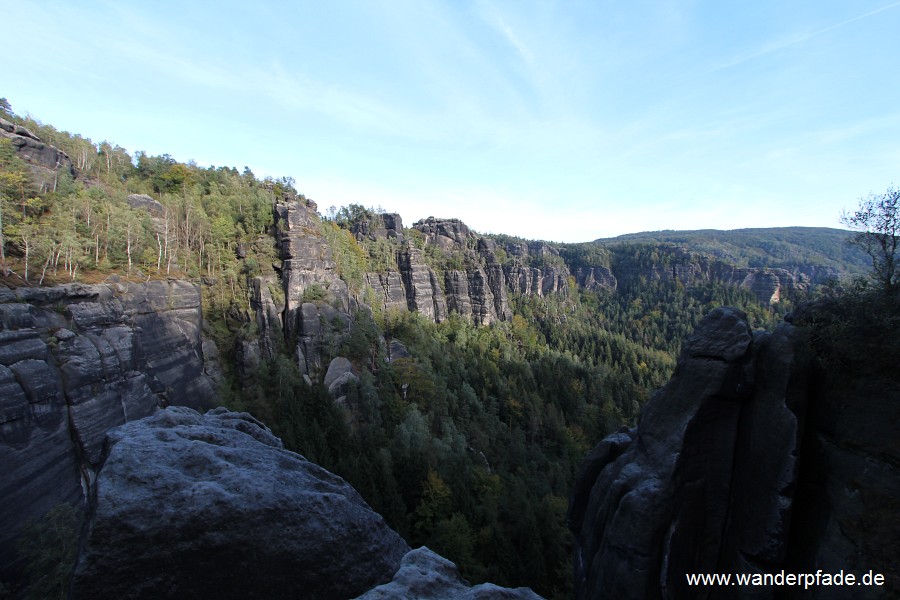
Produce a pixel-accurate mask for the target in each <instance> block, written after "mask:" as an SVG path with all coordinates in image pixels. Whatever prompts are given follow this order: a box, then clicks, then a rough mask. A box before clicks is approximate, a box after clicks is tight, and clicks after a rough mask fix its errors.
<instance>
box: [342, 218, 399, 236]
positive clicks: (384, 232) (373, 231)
mask: <svg viewBox="0 0 900 600" xmlns="http://www.w3.org/2000/svg"><path fill="white" fill-rule="evenodd" d="M350 232H351V233H352V234H353V235H354V237H356V239H357V240H364V239H368V240H372V241H375V240H397V241H398V242H401V243H402V242H403V219H401V218H400V215H398V214H397V213H379V214H375V215H372V216H371V217H368V218H364V219H360V220H358V221H355V222H353V223H352V224H351V225H350Z"/></svg>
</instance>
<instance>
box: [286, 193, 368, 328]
mask: <svg viewBox="0 0 900 600" xmlns="http://www.w3.org/2000/svg"><path fill="white" fill-rule="evenodd" d="M274 210H275V227H276V230H277V236H278V247H279V249H280V253H281V259H282V263H281V282H282V287H283V289H284V302H285V308H284V320H283V322H284V328H285V330H286V332H287V335H288V336H289V337H291V336H295V335H297V332H298V331H299V329H300V324H299V318H300V314H299V311H300V307H301V305H302V304H303V302H304V292H306V291H307V290H309V289H310V287H311V286H313V285H317V286H319V287H320V288H321V289H322V290H323V291H324V292H327V293H328V295H329V297H330V298H332V299H333V300H334V301H335V302H336V303H338V304H339V305H340V306H341V307H342V308H343V310H345V311H347V310H349V309H350V296H349V292H348V289H347V284H346V283H345V282H344V281H343V280H342V279H341V278H340V277H339V276H338V274H337V272H336V271H335V264H334V260H333V259H332V256H331V246H330V245H329V244H328V241H327V240H326V239H325V236H324V235H323V234H322V233H321V231H320V225H321V224H320V221H319V216H318V213H316V204H315V203H314V202H312V201H311V200H296V201H293V202H288V203H285V204H276V205H275V209H274Z"/></svg>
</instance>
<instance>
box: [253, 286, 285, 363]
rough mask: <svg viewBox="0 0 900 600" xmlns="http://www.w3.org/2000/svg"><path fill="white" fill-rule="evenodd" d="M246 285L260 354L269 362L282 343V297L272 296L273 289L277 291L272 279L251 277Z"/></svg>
mask: <svg viewBox="0 0 900 600" xmlns="http://www.w3.org/2000/svg"><path fill="white" fill-rule="evenodd" d="M248 283H249V285H250V310H251V312H252V314H253V318H254V321H255V323H256V332H257V336H258V338H259V344H260V352H261V353H262V358H263V359H265V360H271V359H272V358H273V357H274V356H275V353H276V351H277V349H278V346H279V344H280V343H281V342H283V341H284V327H283V325H282V323H281V314H282V311H284V303H283V302H282V300H281V299H282V297H283V296H281V295H280V294H279V295H278V296H273V294H272V289H273V288H275V290H276V291H278V289H277V286H279V282H277V281H276V280H275V278H274V277H251V278H250V279H249V281H248ZM276 297H277V298H278V301H277V302H276V300H275V298H276Z"/></svg>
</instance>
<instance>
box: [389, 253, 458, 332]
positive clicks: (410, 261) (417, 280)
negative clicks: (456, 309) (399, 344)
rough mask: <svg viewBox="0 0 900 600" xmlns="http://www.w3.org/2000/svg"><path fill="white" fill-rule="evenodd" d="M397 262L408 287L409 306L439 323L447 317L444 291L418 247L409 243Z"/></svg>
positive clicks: (407, 304) (407, 300)
mask: <svg viewBox="0 0 900 600" xmlns="http://www.w3.org/2000/svg"><path fill="white" fill-rule="evenodd" d="M397 264H398V266H399V267H400V276H401V278H402V281H403V287H404V288H405V289H406V306H407V308H408V309H409V310H410V311H414V312H419V313H421V314H422V315H423V316H425V317H426V318H428V319H431V320H432V321H435V322H438V323H440V322H441V321H443V320H444V319H446V318H447V301H446V299H445V298H444V291H443V290H442V289H441V287H440V285H439V284H438V280H437V275H435V273H434V271H432V270H431V269H430V268H429V267H428V266H427V265H426V264H425V262H424V261H423V260H422V255H421V252H420V251H419V250H418V248H416V247H415V246H413V245H412V244H407V245H406V247H405V248H403V250H402V251H401V252H400V254H399V256H398V257H397Z"/></svg>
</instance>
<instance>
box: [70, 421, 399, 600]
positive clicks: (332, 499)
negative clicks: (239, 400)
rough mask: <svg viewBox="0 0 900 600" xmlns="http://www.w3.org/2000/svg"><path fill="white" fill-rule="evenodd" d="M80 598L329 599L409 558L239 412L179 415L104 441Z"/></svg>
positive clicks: (365, 510)
mask: <svg viewBox="0 0 900 600" xmlns="http://www.w3.org/2000/svg"><path fill="white" fill-rule="evenodd" d="M104 453H105V460H104V462H103V464H102V467H101V469H100V471H99V474H98V476H97V480H96V482H95V483H94V485H93V486H92V489H91V494H90V501H89V507H88V514H87V522H86V524H85V527H84V530H83V532H82V540H81V548H80V551H79V556H78V562H77V564H76V568H75V573H74V577H73V584H72V598H74V599H79V598H91V599H97V598H101V599H102V598H117V599H119V598H217V599H218V600H222V599H228V598H235V599H238V598H239V599H242V600H243V599H247V598H317V599H319V598H323V599H327V598H334V599H344V598H350V597H353V596H356V595H359V594H361V593H363V592H365V591H366V590H368V589H371V588H372V587H374V586H377V585H378V584H380V583H384V582H387V581H389V580H390V579H391V577H392V576H393V575H394V573H395V572H396V571H397V569H398V567H399V566H400V560H401V559H402V558H403V556H404V555H405V554H406V553H407V552H408V551H409V547H408V546H407V545H406V543H405V542H404V541H403V539H402V538H401V537H400V536H399V535H398V534H397V533H396V532H394V531H393V530H392V529H390V528H389V527H388V526H387V524H386V523H385V522H384V519H382V517H381V516H380V515H378V514H377V513H375V512H374V511H372V509H371V508H369V506H368V505H367V504H366V503H365V502H364V501H363V499H362V498H361V497H360V496H359V494H358V493H357V492H356V491H355V490H354V489H353V488H352V487H351V486H350V485H349V484H348V483H346V482H345V481H344V480H342V479H341V478H340V477H337V476H336V475H333V474H332V473H329V472H328V471H326V470H325V469H322V468H321V467H319V466H317V465H315V464H313V463H310V462H308V461H307V460H306V459H304V458H303V457H302V456H300V455H298V454H295V453H293V452H289V451H287V450H284V449H283V447H282V444H281V441H280V440H278V439H277V438H276V437H274V436H273V435H272V433H271V432H270V431H269V430H268V429H267V428H266V427H265V426H264V425H262V424H261V423H259V422H258V421H256V420H255V419H253V418H252V417H250V416H249V415H246V414H243V413H240V414H238V413H231V412H228V411H226V410H225V409H221V408H219V409H215V410H213V411H210V412H208V413H206V414H205V415H201V414H199V413H197V412H195V411H193V410H191V409H189V408H183V407H170V408H168V409H166V410H163V411H160V412H158V413H156V414H155V415H152V416H150V417H148V418H145V419H142V420H140V421H135V422H132V423H128V424H126V425H123V426H121V427H118V428H116V429H113V430H111V431H110V432H109V434H108V436H107V442H106V447H105V450H104Z"/></svg>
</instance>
